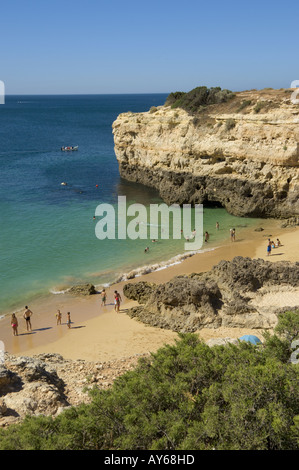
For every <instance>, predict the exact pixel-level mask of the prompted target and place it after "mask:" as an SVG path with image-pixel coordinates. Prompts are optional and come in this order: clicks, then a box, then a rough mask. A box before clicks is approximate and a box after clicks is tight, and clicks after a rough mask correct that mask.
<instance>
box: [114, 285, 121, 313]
mask: <svg viewBox="0 0 299 470" xmlns="http://www.w3.org/2000/svg"><path fill="white" fill-rule="evenodd" d="M121 301H122V299H121V296H120V294H119V293H118V292H117V290H115V291H114V310H115V311H116V312H117V313H119V307H120V303H121Z"/></svg>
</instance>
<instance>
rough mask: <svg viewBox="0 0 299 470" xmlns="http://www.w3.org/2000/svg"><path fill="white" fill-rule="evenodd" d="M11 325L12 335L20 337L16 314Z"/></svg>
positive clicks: (13, 315) (12, 317)
mask: <svg viewBox="0 0 299 470" xmlns="http://www.w3.org/2000/svg"><path fill="white" fill-rule="evenodd" d="M10 323H11V327H12V334H13V335H14V336H18V320H17V317H16V315H15V313H13V314H12V316H11V321H10Z"/></svg>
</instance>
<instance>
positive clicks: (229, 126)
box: [225, 118, 236, 131]
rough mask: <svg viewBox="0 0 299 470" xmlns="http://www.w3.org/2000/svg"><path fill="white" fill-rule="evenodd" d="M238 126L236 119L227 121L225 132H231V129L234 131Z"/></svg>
mask: <svg viewBox="0 0 299 470" xmlns="http://www.w3.org/2000/svg"><path fill="white" fill-rule="evenodd" d="M235 125H236V121H235V120H234V119H231V118H229V119H227V120H226V122H225V130H226V131H230V130H231V129H233V128H234V127H235Z"/></svg>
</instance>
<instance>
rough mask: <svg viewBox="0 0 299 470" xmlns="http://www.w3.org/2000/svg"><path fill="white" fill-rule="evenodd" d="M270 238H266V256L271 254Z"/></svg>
mask: <svg viewBox="0 0 299 470" xmlns="http://www.w3.org/2000/svg"><path fill="white" fill-rule="evenodd" d="M271 249H272V247H271V240H270V238H269V239H268V246H267V256H270V255H271Z"/></svg>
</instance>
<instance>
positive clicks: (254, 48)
mask: <svg viewBox="0 0 299 470" xmlns="http://www.w3.org/2000/svg"><path fill="white" fill-rule="evenodd" d="M298 12H299V6H298V4H296V3H290V4H285V3H283V2H277V1H272V2H270V1H259V2H258V1H251V2H241V1H239V2H236V1H227V2H224V1H218V0H216V1H214V2H201V1H193V0H192V1H189V0H185V1H180V2H178V1H175V0H173V1H170V0H160V1H156V0H152V1H151V2H144V1H142V0H139V1H135V0H134V1H131V0H127V1H119V0H115V1H114V2H112V1H111V0H110V1H106V0H105V1H101V0H84V1H81V0H73V1H71V0H59V1H57V0H26V1H25V0H9V1H5V2H2V5H1V24H0V40H1V49H0V80H2V81H3V82H4V83H5V88H6V94H31V93H32V94H44V93H46V94H47V93H48V94H56V93H58V94H60V93H70V94H72V93H82V94H84V93H92V94H93V93H159V92H161V93H169V92H171V91H179V90H180V91H189V90H191V89H192V88H194V87H196V86H199V85H207V86H221V87H222V88H228V89H231V90H234V91H238V90H244V89H251V88H257V89H260V88H264V87H272V88H282V87H286V88H287V87H289V86H290V83H291V82H292V81H293V80H298V79H299V63H298V52H297V51H298V49H297V41H298Z"/></svg>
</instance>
